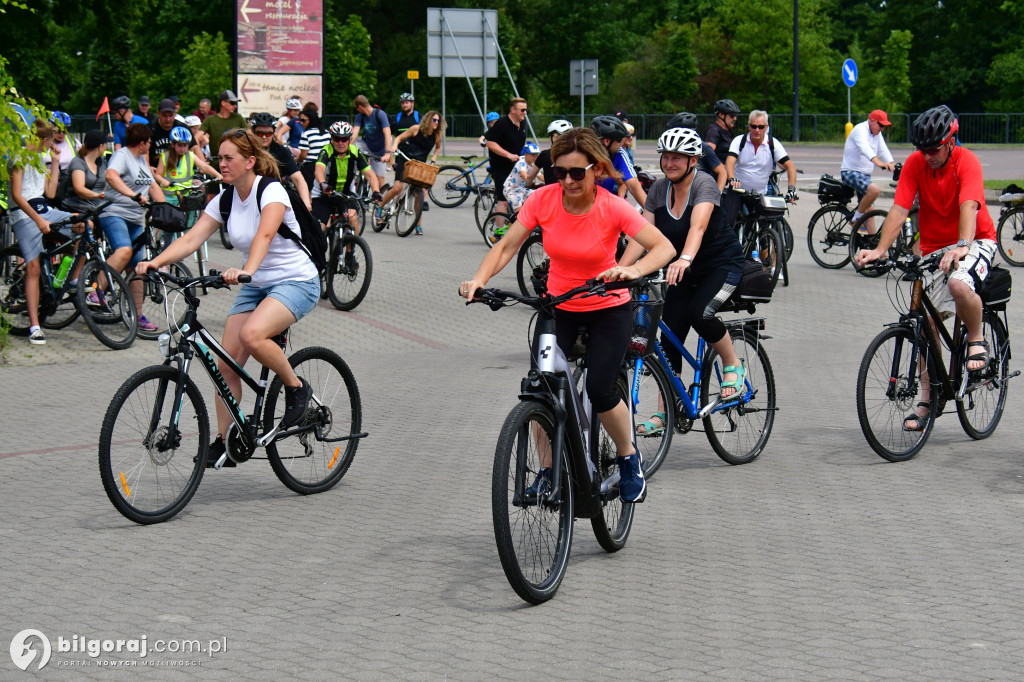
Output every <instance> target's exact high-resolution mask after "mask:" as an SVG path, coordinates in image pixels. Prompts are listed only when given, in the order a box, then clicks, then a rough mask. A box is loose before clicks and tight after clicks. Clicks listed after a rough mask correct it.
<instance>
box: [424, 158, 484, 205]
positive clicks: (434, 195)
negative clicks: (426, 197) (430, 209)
mask: <svg viewBox="0 0 1024 682" xmlns="http://www.w3.org/2000/svg"><path fill="white" fill-rule="evenodd" d="M472 187H473V185H472V183H471V182H470V176H469V174H468V173H466V169H465V168H463V167H462V166H453V165H448V166H441V167H440V168H438V169H437V177H436V178H434V186H433V187H431V188H430V190H429V192H428V193H429V194H430V200H431V201H433V202H434V203H435V204H437V205H438V206H440V207H441V208H455V207H456V206H461V205H462V204H463V203H464V202H465V201H466V199H468V198H469V195H470V194H471V193H472V192H473V190H472Z"/></svg>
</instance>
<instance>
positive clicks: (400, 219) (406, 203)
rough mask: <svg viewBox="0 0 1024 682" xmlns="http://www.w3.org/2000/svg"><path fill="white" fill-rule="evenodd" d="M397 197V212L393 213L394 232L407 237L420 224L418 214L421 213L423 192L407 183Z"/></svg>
mask: <svg viewBox="0 0 1024 682" xmlns="http://www.w3.org/2000/svg"><path fill="white" fill-rule="evenodd" d="M397 199H398V201H399V203H398V213H396V214H395V234H397V235H398V236H399V237H408V236H409V235H410V234H412V231H413V229H415V227H416V226H417V225H419V224H420V216H421V215H422V214H423V193H422V192H420V188H419V187H415V186H413V185H409V184H407V185H406V186H405V189H403V190H402V195H401V196H400V197H398V198H397Z"/></svg>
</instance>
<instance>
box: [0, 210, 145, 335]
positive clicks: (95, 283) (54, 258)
mask: <svg viewBox="0 0 1024 682" xmlns="http://www.w3.org/2000/svg"><path fill="white" fill-rule="evenodd" d="M112 203H113V202H112V201H105V202H104V203H102V204H100V205H99V206H97V207H96V208H94V209H92V210H89V211H83V212H81V213H79V214H77V215H76V216H73V217H71V218H68V219H66V220H62V221H57V222H53V223H50V234H48V235H44V237H43V253H42V254H41V256H40V263H41V266H42V267H41V268H40V283H39V294H40V296H39V308H38V315H39V324H40V326H42V327H45V328H47V329H63V328H64V327H67V326H68V325H69V324H71V323H72V322H74V320H75V319H76V318H77V317H78V315H79V314H81V315H82V318H83V319H84V320H85V323H86V325H87V326H88V327H89V331H91V332H92V333H93V335H94V336H95V337H96V338H97V339H99V341H100V342H101V343H103V345H105V346H107V347H108V348H112V349H114V350H122V349H124V348H128V347H129V346H131V345H132V343H133V342H134V341H135V337H136V335H137V334H138V330H139V319H138V310H137V309H136V307H135V300H134V298H133V297H132V295H131V293H130V291H129V289H128V284H127V282H125V280H124V278H123V277H122V276H121V275H120V274H119V273H117V272H115V271H114V269H113V268H111V267H110V266H109V265H107V263H106V260H105V258H104V254H103V246H102V245H101V244H100V242H99V241H98V240H97V239H96V238H95V237H94V236H93V231H92V228H91V227H90V226H88V223H89V222H90V221H95V220H96V219H97V217H98V216H99V214H100V213H101V212H102V211H103V209H105V208H106V207H107V206H109V205H110V204H112ZM81 223H86V227H85V229H84V230H83V231H82V232H81V233H76V234H73V235H72V236H71V237H68V236H67V235H64V234H61V233H60V230H62V229H64V228H66V227H72V226H73V225H78V224H81ZM65 257H69V258H71V259H72V263H71V265H70V267H69V268H68V270H67V276H66V277H65V278H64V281H63V282H60V281H58V279H57V271H58V268H59V266H60V264H61V261H63V259H64V258H65ZM75 273H78V278H77V281H73V280H74V274H75ZM26 275H27V264H26V263H25V262H24V259H22V257H21V249H20V248H19V247H18V246H17V245H16V244H15V245H13V246H9V247H7V248H6V249H3V250H0V313H3V314H4V316H5V317H6V318H7V322H8V324H9V325H10V330H11V333H12V334H15V335H18V336H27V335H28V332H29V326H30V324H29V317H28V302H27V300H26V298H25V278H26Z"/></svg>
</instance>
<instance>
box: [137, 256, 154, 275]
mask: <svg viewBox="0 0 1024 682" xmlns="http://www.w3.org/2000/svg"><path fill="white" fill-rule="evenodd" d="M151 270H156V266H155V265H153V261H148V260H143V261H139V262H138V263H136V264H135V274H136V275H138V276H139V277H145V276H146V275H148V274H149V272H150V271H151Z"/></svg>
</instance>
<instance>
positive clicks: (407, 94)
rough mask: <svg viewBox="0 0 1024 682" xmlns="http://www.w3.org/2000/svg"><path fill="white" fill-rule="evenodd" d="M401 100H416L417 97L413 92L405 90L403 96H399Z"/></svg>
mask: <svg viewBox="0 0 1024 682" xmlns="http://www.w3.org/2000/svg"><path fill="white" fill-rule="evenodd" d="M398 101H399V102H415V101H416V98H415V97H414V96H413V94H412V93H411V92H403V93H402V96H401V97H399V98H398Z"/></svg>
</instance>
